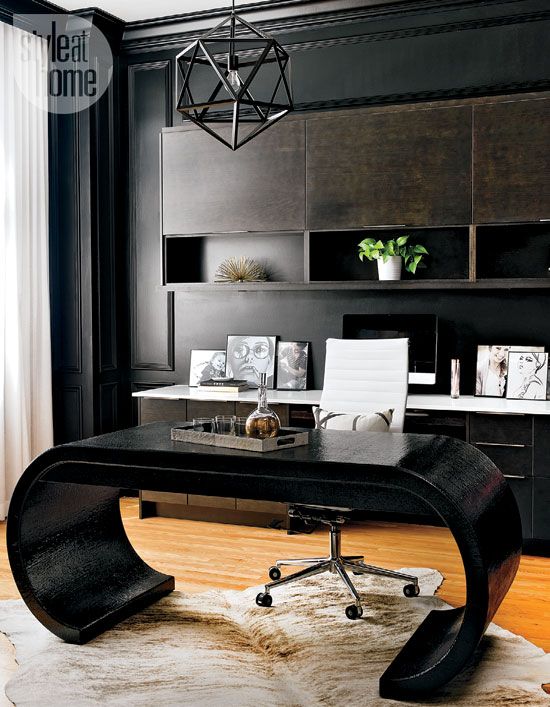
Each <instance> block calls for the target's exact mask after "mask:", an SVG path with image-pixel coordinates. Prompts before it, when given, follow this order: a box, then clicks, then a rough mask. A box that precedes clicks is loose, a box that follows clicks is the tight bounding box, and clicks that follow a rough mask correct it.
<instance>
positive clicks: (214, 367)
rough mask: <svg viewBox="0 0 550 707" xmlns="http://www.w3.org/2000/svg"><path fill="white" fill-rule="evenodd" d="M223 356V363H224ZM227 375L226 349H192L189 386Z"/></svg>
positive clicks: (195, 385)
mask: <svg viewBox="0 0 550 707" xmlns="http://www.w3.org/2000/svg"><path fill="white" fill-rule="evenodd" d="M222 357H223V365H222ZM224 375H225V350H224V349H191V354H190V357H189V387H190V388H196V387H197V386H198V385H199V383H204V381H206V380H210V379H211V378H216V377H218V378H219V377H220V376H224Z"/></svg>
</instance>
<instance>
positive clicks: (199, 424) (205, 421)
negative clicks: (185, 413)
mask: <svg viewBox="0 0 550 707" xmlns="http://www.w3.org/2000/svg"><path fill="white" fill-rule="evenodd" d="M215 428H216V423H215V421H214V420H213V419H212V418H211V417H194V418H193V430H194V431H195V432H214V431H215Z"/></svg>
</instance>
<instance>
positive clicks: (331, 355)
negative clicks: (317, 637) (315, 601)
mask: <svg viewBox="0 0 550 707" xmlns="http://www.w3.org/2000/svg"><path fill="white" fill-rule="evenodd" d="M408 361H409V342H408V339H360V340H349V339H328V340H327V351H326V361H325V379H324V385H323V392H322V395H321V402H320V405H319V408H320V409H321V410H323V411H329V412H334V413H345V414H349V415H351V416H353V417H352V418H351V419H350V422H351V423H354V420H356V419H358V418H357V417H356V416H359V415H364V414H367V413H379V412H381V411H384V410H389V409H390V410H391V409H393V417H392V420H391V423H390V425H389V431H390V432H402V431H403V424H404V420H405V408H406V405H407V389H408V369H409V365H408ZM325 417H326V415H325ZM337 418H338V416H334V419H337ZM357 434H367V435H368V434H369V433H368V432H357ZM349 510H351V509H344V508H319V507H313V506H299V507H297V506H295V507H291V508H290V510H289V514H290V515H291V516H292V517H299V518H302V519H303V520H306V521H314V522H321V523H324V524H326V525H329V526H330V547H329V555H328V557H321V558H319V557H308V558H303V559H295V560H277V561H276V562H275V565H274V566H273V567H271V568H270V569H269V577H270V579H272V580H273V581H271V582H269V583H268V584H266V585H265V591H263V592H260V593H259V594H258V596H257V597H256V603H257V604H258V605H259V606H271V604H272V602H273V599H272V596H271V593H270V592H271V590H272V589H273V588H274V587H278V586H280V585H282V584H288V583H290V582H295V581H297V580H300V579H305V578H306V577H311V576H313V575H315V574H320V573H321V572H332V573H334V574H338V575H339V576H340V577H341V579H342V581H343V582H344V584H345V585H346V587H347V588H348V590H349V592H350V593H351V595H352V597H353V598H354V604H351V605H350V606H348V607H346V616H347V617H348V618H349V619H357V618H359V617H360V616H362V614H363V607H362V605H361V598H360V596H359V594H358V592H357V590H356V589H355V587H354V585H353V583H352V581H351V579H350V577H349V575H348V570H350V571H351V572H353V574H375V575H382V576H384V577H391V578H393V579H400V580H402V581H404V582H406V585H405V587H404V588H403V592H404V594H405V596H408V597H412V596H418V594H419V587H418V578H417V577H413V576H411V575H408V574H403V573H401V572H394V571H391V570H387V569H383V568H381V567H373V566H371V565H367V564H365V562H364V558H363V557H362V556H343V555H342V552H341V532H340V530H341V526H342V524H343V523H344V522H345V512H346V511H349ZM284 565H290V566H292V565H298V566H302V565H306V568H305V569H303V570H300V571H298V572H294V573H293V574H291V575H288V576H287V577H281V570H280V569H279V568H280V567H281V566H284Z"/></svg>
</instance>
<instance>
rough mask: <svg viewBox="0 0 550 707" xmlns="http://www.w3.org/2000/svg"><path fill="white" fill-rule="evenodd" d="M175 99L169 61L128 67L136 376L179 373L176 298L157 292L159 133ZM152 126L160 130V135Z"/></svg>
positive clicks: (133, 359)
mask: <svg viewBox="0 0 550 707" xmlns="http://www.w3.org/2000/svg"><path fill="white" fill-rule="evenodd" d="M142 79H144V80H142ZM140 80H141V86H140V88H139V89H138V88H137V83H138V82H140ZM172 94H173V89H172V62H171V61H170V60H168V59H165V60H160V61H147V62H141V63H136V64H131V65H129V66H128V144H129V160H128V174H129V185H130V192H129V193H130V196H129V235H130V244H129V253H130V274H129V277H130V313H131V314H130V321H131V344H130V346H131V363H130V367H131V369H132V370H134V371H137V370H145V371H172V370H174V360H175V353H174V346H175V342H174V297H173V293H166V292H158V291H156V290H155V288H156V285H158V283H159V282H160V280H159V274H158V273H159V263H160V238H159V230H160V162H159V146H158V145H159V142H158V141H159V138H158V134H160V130H161V129H162V128H163V127H165V126H169V125H171V124H172V105H173V98H172ZM145 104H148V105H145ZM141 107H143V108H144V109H145V113H144V111H142V110H141V109H140V108H141ZM140 120H142V121H143V123H141V122H140ZM152 125H156V126H157V127H158V134H157V133H155V132H153V130H152V129H151V128H152ZM139 159H142V162H139V161H138V160H139ZM152 195H153V198H152V199H151V196H152Z"/></svg>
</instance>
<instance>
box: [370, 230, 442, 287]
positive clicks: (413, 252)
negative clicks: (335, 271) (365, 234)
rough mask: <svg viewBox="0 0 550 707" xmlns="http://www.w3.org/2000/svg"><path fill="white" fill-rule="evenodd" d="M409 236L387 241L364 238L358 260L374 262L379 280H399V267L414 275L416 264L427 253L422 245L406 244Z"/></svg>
mask: <svg viewBox="0 0 550 707" xmlns="http://www.w3.org/2000/svg"><path fill="white" fill-rule="evenodd" d="M408 240H409V236H408V235H406V236H398V237H397V238H392V239H391V240H389V241H381V240H378V239H377V238H364V239H363V240H362V241H361V243H359V244H358V247H359V253H358V255H359V260H361V261H362V260H363V259H364V258H367V260H376V263H377V265H378V278H379V279H380V280H400V279H401V266H402V265H403V263H404V264H405V269H406V270H408V271H409V272H410V273H413V274H414V273H415V272H416V268H417V266H418V263H419V262H420V261H421V260H422V258H423V256H424V255H428V251H427V250H426V248H424V246H423V245H419V244H412V243H408Z"/></svg>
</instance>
